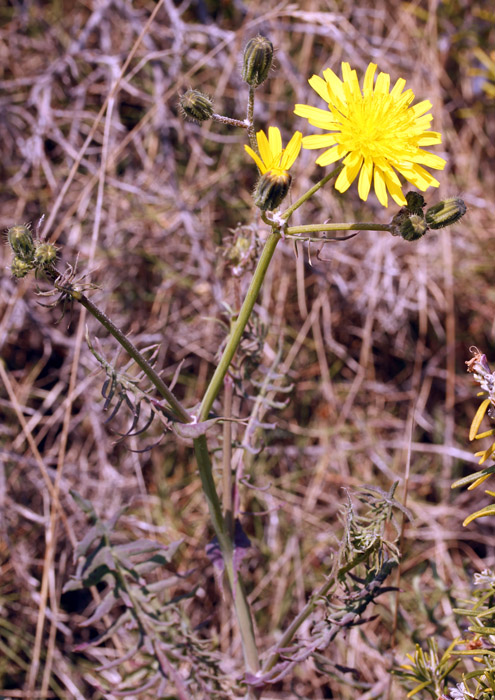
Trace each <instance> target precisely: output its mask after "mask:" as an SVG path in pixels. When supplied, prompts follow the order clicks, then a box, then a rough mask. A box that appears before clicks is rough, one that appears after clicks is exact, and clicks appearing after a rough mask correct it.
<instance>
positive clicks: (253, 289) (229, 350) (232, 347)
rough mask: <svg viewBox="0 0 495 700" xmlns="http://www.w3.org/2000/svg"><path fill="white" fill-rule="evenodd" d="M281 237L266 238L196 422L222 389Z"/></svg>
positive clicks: (201, 418)
mask: <svg viewBox="0 0 495 700" xmlns="http://www.w3.org/2000/svg"><path fill="white" fill-rule="evenodd" d="M280 238H281V235H280V233H279V232H278V231H273V232H272V233H271V234H270V236H269V237H268V238H267V240H266V243H265V247H264V248H263V252H262V253H261V256H260V259H259V260H258V264H257V266H256V270H255V271H254V274H253V278H252V280H251V284H250V285H249V289H248V290H247V294H246V298H245V299H244V302H243V304H242V306H241V310H240V311H239V315H238V317H237V320H236V321H235V323H234V325H233V327H232V331H231V333H230V336H229V339H228V340H227V345H226V346H225V350H224V351H223V354H222V357H221V358H220V362H219V363H218V365H217V368H216V370H215V372H214V374H213V377H212V378H211V380H210V383H209V384H208V388H207V389H206V392H205V395H204V396H203V400H202V402H201V406H200V409H199V415H198V421H199V422H201V421H204V420H206V419H207V418H208V415H209V413H210V410H211V407H212V405H213V402H214V401H215V399H216V397H217V396H218V392H219V391H220V389H221V388H222V384H223V380H224V377H225V375H226V374H227V371H228V369H229V366H230V363H231V362H232V359H233V357H234V354H235V351H236V350H237V347H238V345H239V343H240V341H241V338H242V334H243V333H244V329H245V328H246V325H247V322H248V321H249V317H250V316H251V312H252V310H253V307H254V304H255V302H256V299H257V298H258V294H259V292H260V289H261V285H262V284H263V280H264V279H265V275H266V271H267V270H268V265H269V264H270V261H271V259H272V257H273V253H274V252H275V248H276V247H277V243H278V242H279V240H280Z"/></svg>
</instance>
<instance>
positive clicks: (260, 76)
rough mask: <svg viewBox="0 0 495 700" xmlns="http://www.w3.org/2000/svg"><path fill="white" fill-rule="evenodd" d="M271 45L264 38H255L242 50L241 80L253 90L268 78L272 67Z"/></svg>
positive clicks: (268, 40) (259, 36)
mask: <svg viewBox="0 0 495 700" xmlns="http://www.w3.org/2000/svg"><path fill="white" fill-rule="evenodd" d="M272 58H273V44H272V42H271V41H270V39H267V38H266V36H261V34H258V36H255V37H254V38H253V39H250V40H249V41H248V43H247V44H246V48H245V49H244V57H243V62H242V74H241V75H242V79H243V80H244V82H245V83H247V84H248V85H251V87H253V88H257V87H259V86H260V85H261V83H264V82H265V80H266V79H267V78H268V73H269V71H270V68H271V65H272Z"/></svg>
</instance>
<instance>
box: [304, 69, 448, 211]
mask: <svg viewBox="0 0 495 700" xmlns="http://www.w3.org/2000/svg"><path fill="white" fill-rule="evenodd" d="M375 71H376V65H375V64H374V63H370V65H369V66H368V68H367V70H366V74H365V76H364V81H363V90H362V92H361V88H360V86H359V82H358V79H357V74H356V71H355V70H351V67H350V65H349V64H348V63H342V77H343V80H340V79H339V78H338V77H337V76H336V75H335V73H334V72H333V71H332V70H331V69H330V68H327V69H326V70H324V71H323V76H324V78H325V79H323V78H321V77H320V76H318V75H313V77H312V78H311V79H310V80H309V84H310V85H311V87H312V88H313V90H315V92H317V93H318V95H319V96H320V97H321V98H322V99H323V100H325V102H326V103H327V104H328V110H325V109H319V108H318V107H310V106H309V105H300V104H298V105H296V108H295V110H294V112H295V114H297V115H298V116H300V117H305V118H306V119H308V121H309V123H310V124H311V125H312V126H317V127H319V128H320V129H327V130H328V131H331V132H332V133H330V134H321V135H320V134H315V135H313V136H305V137H304V138H303V146H304V148H309V149H311V148H328V150H327V151H325V153H323V154H322V155H321V156H319V158H318V159H317V160H316V163H317V164H318V165H330V164H331V163H335V162H336V161H338V160H340V159H341V158H344V161H343V164H344V169H343V170H342V171H341V173H340V174H339V176H338V178H337V180H336V182H335V187H336V189H337V190H338V191H339V192H345V191H346V190H347V189H348V188H349V187H350V185H351V184H352V183H353V182H354V180H355V179H356V177H357V175H358V173H359V182H358V192H359V196H360V197H361V199H363V200H364V201H366V200H367V199H368V195H369V192H370V188H371V182H372V180H373V181H374V188H375V193H376V196H377V197H378V200H379V202H380V203H381V204H383V206H384V207H386V206H388V195H387V190H388V192H389V193H390V195H391V196H392V198H393V199H394V200H395V202H397V204H399V205H401V206H404V205H405V204H406V203H407V202H406V199H405V197H404V195H403V193H402V189H401V187H402V186H401V182H400V180H399V177H398V175H397V172H398V173H400V174H401V175H402V176H403V177H404V178H405V179H406V180H407V181H408V182H410V183H411V184H413V185H414V186H415V187H417V188H418V189H419V190H421V191H422V192H424V191H425V190H427V189H428V187H438V185H439V184H440V183H439V182H438V180H436V179H435V178H434V177H433V176H432V175H430V173H429V172H428V171H427V170H425V169H424V168H423V167H421V166H422V165H426V166H428V167H430V168H436V169H437V170H443V168H444V167H445V160H444V159H443V158H440V156H437V155H434V154H432V153H429V152H428V151H425V150H423V149H422V148H421V146H431V145H433V144H438V143H441V142H442V137H441V134H439V133H438V132H436V131H429V129H430V122H431V120H432V118H433V117H432V115H431V114H426V112H428V110H430V109H431V102H430V101H429V100H424V101H423V102H419V103H418V104H416V105H414V106H410V105H411V103H412V101H413V100H414V93H413V92H412V90H406V91H405V92H402V91H403V89H404V86H405V84H406V81H405V80H404V79H403V78H399V80H397V82H396V83H395V85H394V87H393V88H392V90H391V91H390V92H389V89H390V76H389V75H388V74H387V73H379V75H378V77H377V79H376V83H375V84H374V85H373V78H374V75H375ZM396 171H397V172H396Z"/></svg>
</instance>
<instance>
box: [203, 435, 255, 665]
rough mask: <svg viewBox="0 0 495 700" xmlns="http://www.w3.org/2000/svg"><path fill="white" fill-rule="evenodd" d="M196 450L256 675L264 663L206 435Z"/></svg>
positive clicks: (248, 660)
mask: <svg viewBox="0 0 495 700" xmlns="http://www.w3.org/2000/svg"><path fill="white" fill-rule="evenodd" d="M194 451H195V454H196V461H197V463H198V470H199V475H200V477H201V484H202V486H203V492H204V494H205V496H206V502H207V504H208V509H209V511H210V517H211V521H212V524H213V528H214V530H215V534H216V536H217V540H218V544H219V546H220V550H221V552H222V558H223V562H224V566H225V572H226V574H227V578H228V581H229V587H230V590H231V592H232V597H233V602H234V608H235V612H236V617H237V622H238V625H239V631H240V634H241V640H242V649H243V652H244V660H245V663H246V667H247V668H248V669H249V670H250V671H251V673H256V672H257V671H258V670H259V667H260V663H259V659H258V650H257V647H256V639H255V636H254V627H253V621H252V618H251V611H250V608H249V603H248V601H247V596H246V592H245V591H244V586H243V585H242V580H241V578H240V575H239V573H237V574H236V571H235V568H234V561H233V557H234V547H235V543H234V541H233V539H232V537H231V534H230V528H229V526H228V523H227V522H226V521H225V519H224V518H223V516H222V508H221V505H220V500H219V498H218V494H217V490H216V488H215V482H214V480H213V472H212V465H211V459H210V454H209V452H208V446H207V444H206V437H205V436H204V435H201V436H200V437H199V438H196V439H195V440H194Z"/></svg>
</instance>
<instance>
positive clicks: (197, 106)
mask: <svg viewBox="0 0 495 700" xmlns="http://www.w3.org/2000/svg"><path fill="white" fill-rule="evenodd" d="M179 104H180V108H181V110H182V113H183V115H184V116H185V117H189V119H193V120H194V121H196V122H205V121H207V120H208V119H211V117H212V114H213V102H212V100H211V99H210V98H209V97H208V96H207V95H204V94H203V93H202V92H199V90H188V91H187V92H185V93H184V94H183V95H181V97H180V100H179Z"/></svg>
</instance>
